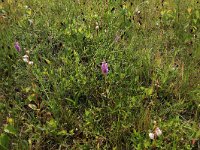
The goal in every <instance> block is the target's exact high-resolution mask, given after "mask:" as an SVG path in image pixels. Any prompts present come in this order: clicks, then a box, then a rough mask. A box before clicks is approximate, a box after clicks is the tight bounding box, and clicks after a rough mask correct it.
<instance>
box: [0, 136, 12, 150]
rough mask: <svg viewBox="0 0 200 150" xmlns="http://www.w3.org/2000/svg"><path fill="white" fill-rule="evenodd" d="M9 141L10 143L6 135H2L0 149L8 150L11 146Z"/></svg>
mask: <svg viewBox="0 0 200 150" xmlns="http://www.w3.org/2000/svg"><path fill="white" fill-rule="evenodd" d="M9 141H10V138H9V137H8V136H7V135H5V134H1V136H0V149H1V150H8V149H9V148H8V146H9Z"/></svg>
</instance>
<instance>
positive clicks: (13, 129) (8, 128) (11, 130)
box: [4, 124, 17, 135]
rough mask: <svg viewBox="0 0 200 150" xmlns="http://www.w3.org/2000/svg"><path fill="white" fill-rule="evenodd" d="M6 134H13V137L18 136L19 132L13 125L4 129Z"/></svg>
mask: <svg viewBox="0 0 200 150" xmlns="http://www.w3.org/2000/svg"><path fill="white" fill-rule="evenodd" d="M4 132H6V133H10V134H13V135H16V134H17V131H16V129H15V128H14V127H13V126H12V125H11V124H8V125H6V126H5V127H4Z"/></svg>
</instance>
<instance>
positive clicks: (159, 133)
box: [154, 127, 162, 136]
mask: <svg viewBox="0 0 200 150" xmlns="http://www.w3.org/2000/svg"><path fill="white" fill-rule="evenodd" d="M154 132H155V134H156V135H157V136H160V135H161V134H162V131H161V130H160V128H158V127H156V129H155V131H154Z"/></svg>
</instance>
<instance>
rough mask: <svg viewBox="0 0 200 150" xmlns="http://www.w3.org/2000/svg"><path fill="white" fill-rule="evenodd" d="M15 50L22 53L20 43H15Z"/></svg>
mask: <svg viewBox="0 0 200 150" xmlns="http://www.w3.org/2000/svg"><path fill="white" fill-rule="evenodd" d="M15 49H16V50H17V51H18V52H20V51H21V47H20V46H19V43H18V42H15Z"/></svg>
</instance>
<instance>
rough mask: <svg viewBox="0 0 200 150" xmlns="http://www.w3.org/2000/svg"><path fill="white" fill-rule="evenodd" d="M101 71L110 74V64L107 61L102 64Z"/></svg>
mask: <svg viewBox="0 0 200 150" xmlns="http://www.w3.org/2000/svg"><path fill="white" fill-rule="evenodd" d="M101 71H102V73H103V74H104V75H107V74H108V64H107V63H106V62H105V61H103V62H102V64H101Z"/></svg>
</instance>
